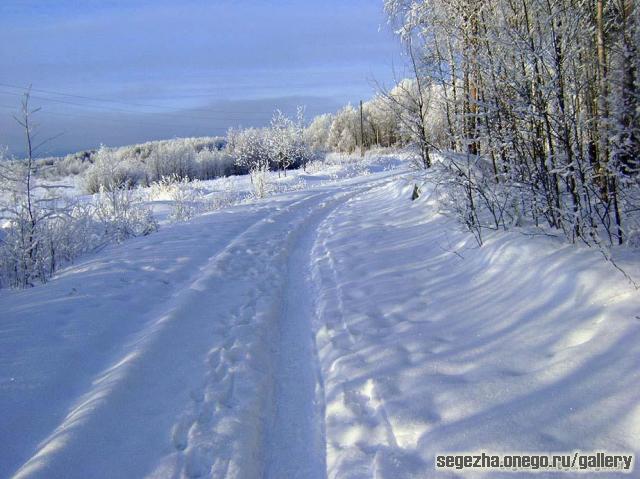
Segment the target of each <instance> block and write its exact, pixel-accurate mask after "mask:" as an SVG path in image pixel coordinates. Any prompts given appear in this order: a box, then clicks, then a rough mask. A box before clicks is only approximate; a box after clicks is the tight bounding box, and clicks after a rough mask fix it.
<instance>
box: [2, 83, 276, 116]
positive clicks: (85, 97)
mask: <svg viewBox="0 0 640 479" xmlns="http://www.w3.org/2000/svg"><path fill="white" fill-rule="evenodd" d="M0 86H2V87H5V88H13V89H17V90H22V91H24V90H26V88H24V87H21V86H18V85H11V84H8V83H0ZM31 91H35V92H40V93H45V94H50V95H59V96H64V97H69V98H79V99H83V100H89V101H96V102H103V103H116V104H121V105H129V106H140V107H143V108H161V109H166V108H167V106H166V105H154V104H150V103H138V102H128V101H123V100H114V99H108V98H98V97H90V96H84V95H76V94H72V93H64V92H59V91H54V90H45V89H41V88H31ZM198 96H200V95H193V96H186V97H185V98H196V97H198ZM202 96H206V95H202ZM176 98H179V97H176ZM193 111H204V112H210V113H227V111H226V110H216V109H210V108H194V109H193ZM236 112H237V113H247V114H253V113H255V114H264V113H265V111H264V110H236Z"/></svg>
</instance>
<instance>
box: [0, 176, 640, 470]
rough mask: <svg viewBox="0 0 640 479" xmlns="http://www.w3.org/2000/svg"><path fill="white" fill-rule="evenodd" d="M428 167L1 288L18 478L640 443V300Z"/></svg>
mask: <svg viewBox="0 0 640 479" xmlns="http://www.w3.org/2000/svg"><path fill="white" fill-rule="evenodd" d="M408 176H409V174H408V173H406V172H404V173H402V172H400V173H399V172H384V173H378V174H374V175H370V176H365V177H361V178H355V179H351V180H344V181H341V182H338V183H334V184H329V185H325V186H321V187H318V188H314V189H309V190H303V191H298V192H294V193H287V194H282V195H278V196H274V197H272V198H270V199H268V200H266V201H262V202H258V203H255V204H251V205H244V206H238V207H234V208H230V209H228V210H224V211H220V212H217V213H213V214H209V215H204V216H201V217H199V218H196V219H195V220H192V221H190V222H188V223H184V224H177V225H173V226H170V227H166V228H163V229H161V231H160V232H158V233H157V234H154V235H152V236H149V237H146V238H137V239H135V240H131V241H129V242H127V243H125V244H124V245H121V246H118V247H112V248H108V249H107V250H105V251H103V252H101V253H99V254H97V255H95V256H93V257H91V258H87V259H86V260H84V261H82V262H80V263H78V264H77V265H75V266H72V267H70V268H68V269H66V270H65V271H63V272H62V273H61V274H60V275H59V276H58V277H57V278H56V279H55V280H54V281H52V282H51V283H49V284H47V285H44V286H40V287H37V288H34V289H32V290H28V291H22V292H0V311H2V319H1V322H0V375H1V376H0V411H2V415H1V417H0V437H1V439H2V441H1V442H2V446H1V447H0V477H11V476H14V475H15V476H16V477H21V478H27V477H29V478H31V477H43V478H44V477H46V478H88V477H91V478H101V477H104V478H138V477H157V478H182V477H212V478H238V479H241V478H242V479H252V478H262V477H265V478H269V479H280V478H282V479H284V478H287V479H289V478H292V479H294V478H304V479H314V478H332V479H333V478H340V479H341V478H373V477H375V478H383V479H384V478H389V479H391V478H410V477H416V478H417V477H459V476H457V475H455V474H453V473H452V474H449V475H447V474H436V472H435V470H434V468H433V457H434V454H435V453H437V452H442V451H470V450H477V449H491V450H494V451H497V452H501V451H563V450H566V451H572V450H576V449H582V450H591V449H597V448H604V449H616V450H627V451H631V452H635V453H636V454H638V453H640V389H639V388H640V386H638V385H639V384H640V320H638V314H640V301H639V300H638V295H637V293H636V292H635V291H633V290H632V289H631V288H630V287H629V285H628V284H627V283H626V282H625V280H624V278H622V276H621V275H617V274H616V273H615V271H614V270H613V268H612V267H611V266H610V265H608V264H606V263H604V262H603V261H602V260H601V258H600V257H599V256H598V254H597V253H595V252H593V251H587V250H583V249H578V248H575V247H573V246H567V245H562V244H560V243H558V242H556V241H555V240H551V239H549V238H533V239H531V238H526V237H524V236H521V235H519V234H517V233H510V234H505V233H501V234H495V235H494V236H489V238H488V239H487V243H486V245H485V246H484V247H483V248H481V249H478V248H476V247H475V246H474V243H473V238H472V237H471V236H470V235H468V234H466V233H464V232H461V231H460V230H459V228H458V227H457V226H456V225H455V223H454V222H453V221H452V220H451V219H448V218H445V217H443V216H441V215H439V214H437V208H436V207H435V205H434V203H433V202H432V201H431V200H430V199H429V198H428V197H427V195H425V198H423V199H421V200H420V201H417V202H414V203H411V202H410V201H409V200H408V198H409V195H410V193H411V186H412V182H411V179H410V178H409V177H408ZM627 266H629V268H631V270H633V268H634V267H637V264H635V266H634V263H633V262H632V263H630V264H629V265H627ZM636 269H637V268H636ZM635 272H636V273H637V271H635ZM596 338H597V340H595V339H596ZM465 477H485V476H482V474H479V475H475V476H474V475H473V474H472V475H470V476H469V475H465ZM486 477H489V476H486ZM490 477H499V475H497V474H495V473H491V476H490ZM536 477H544V474H538V475H536Z"/></svg>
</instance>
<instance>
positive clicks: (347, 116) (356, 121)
mask: <svg viewBox="0 0 640 479" xmlns="http://www.w3.org/2000/svg"><path fill="white" fill-rule="evenodd" d="M359 135H360V115H359V113H358V111H357V110H356V109H355V108H354V107H353V106H352V105H351V104H349V105H347V106H345V107H344V108H342V109H341V110H340V111H339V112H338V113H336V114H335V116H334V118H333V123H332V124H331V129H330V130H329V140H328V144H329V147H330V148H331V149H332V150H334V151H340V152H344V153H353V152H354V151H355V149H356V147H357V146H358V137H359Z"/></svg>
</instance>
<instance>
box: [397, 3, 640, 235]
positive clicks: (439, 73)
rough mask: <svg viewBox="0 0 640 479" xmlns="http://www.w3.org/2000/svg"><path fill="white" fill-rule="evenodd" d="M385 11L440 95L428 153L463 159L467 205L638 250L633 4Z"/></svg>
mask: <svg viewBox="0 0 640 479" xmlns="http://www.w3.org/2000/svg"><path fill="white" fill-rule="evenodd" d="M385 7H386V9H387V11H388V12H389V14H390V16H391V18H392V19H393V22H394V25H396V27H397V32H398V34H399V35H400V37H401V39H402V41H404V42H405V44H406V45H407V46H409V47H410V46H412V45H413V46H414V48H413V55H411V58H410V59H411V62H412V63H415V65H416V68H413V70H414V72H417V75H415V79H416V80H417V81H419V82H420V81H421V82H423V84H426V85H433V86H436V87H437V88H438V89H437V90H433V89H432V90H431V92H432V93H433V92H434V91H435V92H437V95H436V96H435V97H432V103H433V100H434V99H435V100H436V104H435V105H434V106H435V108H437V109H439V110H440V111H441V116H440V118H441V119H442V121H441V125H442V127H441V128H439V134H438V135H436V136H435V138H434V139H435V140H436V141H434V144H437V146H439V147H441V148H446V149H453V150H455V151H456V152H457V153H458V154H462V155H463V156H451V158H452V159H453V160H452V161H453V162H454V163H455V165H454V164H453V163H450V166H452V168H453V170H454V171H455V173H454V174H455V176H456V177H457V178H461V181H460V184H461V187H463V188H466V193H465V194H464V195H462V196H461V198H467V202H468V205H467V206H468V207H472V205H473V206H474V207H478V205H479V204H485V205H487V207H491V208H493V210H494V211H499V210H500V211H502V213H503V214H501V215H499V216H498V217H499V218H500V222H501V223H502V224H504V223H506V222H507V221H509V219H508V218H510V217H518V218H520V219H521V220H523V221H526V220H527V219H528V220H529V221H531V222H532V223H534V224H538V225H541V224H546V225H548V226H549V227H551V228H557V229H559V230H562V231H563V232H564V233H565V234H566V235H567V237H569V238H571V239H572V240H580V241H583V242H585V243H587V244H592V245H603V244H604V243H610V244H616V243H623V242H625V241H627V242H630V243H636V242H637V241H638V234H639V233H638V231H639V230H640V221H639V219H638V215H637V212H638V211H639V209H638V206H639V199H640V193H639V192H638V189H639V187H640V185H639V180H638V177H639V176H640V168H639V167H638V160H637V158H638V157H639V156H640V135H639V132H640V130H639V128H640V127H639V126H638V125H639V124H640V121H639V120H640V118H639V116H638V115H639V113H638V111H639V110H638V98H639V96H638V86H639V84H640V79H639V74H640V73H639V72H640V68H638V66H639V59H638V56H639V55H638V45H639V44H640V43H639V42H638V29H639V21H640V13H639V8H640V7H639V6H638V3H637V2H633V1H631V0H593V1H590V2H587V1H575V0H553V1H551V0H517V1H513V0H490V1H487V2H477V1H472V0H385ZM412 79H413V78H412ZM442 133H444V134H442ZM445 138H446V140H447V141H445V142H444V143H445V144H444V145H443V141H442V140H443V139H445ZM456 158H457V159H456ZM473 185H475V186H473ZM480 185H484V186H482V187H480ZM489 191H492V192H493V193H494V194H488V192H489ZM505 204H507V205H510V206H509V207H508V208H506V209H505V207H504V205H505ZM480 216H481V215H480ZM478 221H480V220H478Z"/></svg>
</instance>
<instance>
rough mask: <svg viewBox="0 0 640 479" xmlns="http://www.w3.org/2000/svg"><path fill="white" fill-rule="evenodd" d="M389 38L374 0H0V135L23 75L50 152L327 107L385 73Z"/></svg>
mask: <svg viewBox="0 0 640 479" xmlns="http://www.w3.org/2000/svg"><path fill="white" fill-rule="evenodd" d="M400 50H401V47H400V45H399V43H398V40H397V39H396V38H395V37H394V36H393V34H392V33H391V31H390V28H389V27H388V26H387V23H386V18H385V16H384V12H383V8H382V0H280V1H275V0H271V1H269V0H208V1H205V0H181V1H177V0H174V1H168V0H144V1H143V0H129V1H114V0H100V1H98V0H84V1H80V0H75V1H73V0H62V1H55V2H54V1H52V2H44V1H41V0H2V2H0V72H1V73H0V144H7V145H9V147H10V149H11V151H12V152H13V153H15V154H20V153H21V152H22V139H21V136H20V131H19V130H18V128H17V127H16V126H15V125H14V124H13V123H14V121H13V120H12V119H11V114H12V113H14V112H15V110H16V107H17V105H18V103H19V95H20V92H21V87H24V86H26V85H28V84H32V85H33V89H34V91H33V97H34V98H33V105H34V106H38V107H42V109H43V110H42V112H41V113H40V114H39V116H38V120H39V123H40V125H41V126H40V135H41V137H46V136H51V135H54V134H58V133H62V136H61V137H60V138H58V139H56V140H55V141H53V142H51V143H49V144H48V145H47V148H46V149H45V150H43V151H42V152H41V154H42V155H46V154H59V153H63V152H69V151H76V150H79V149H83V148H91V147H94V146H96V145H97V144H99V143H104V144H107V145H122V144H129V143H133V142H139V141H146V140H151V139H160V138H171V137H175V136H200V135H217V134H223V133H224V131H226V129H227V128H228V127H229V126H238V125H243V126H253V125H262V124H266V123H267V122H268V120H269V117H270V115H271V112H272V110H273V109H274V108H281V109H283V110H285V111H293V110H294V109H295V105H297V104H304V105H306V106H307V112H308V115H307V116H312V115H315V114H318V113H322V112H328V111H334V110H336V109H337V108H339V107H340V106H341V105H342V104H344V103H346V102H349V101H351V102H353V103H355V102H357V101H358V100H359V99H360V98H364V99H367V98H369V97H371V96H372V94H373V92H374V90H375V84H374V82H375V81H377V82H380V83H384V84H387V85H388V84H390V83H392V81H393V76H394V73H393V65H395V66H396V69H397V67H398V65H399V64H401V63H402V58H401V54H400ZM60 93H63V94H65V95H62V94H60Z"/></svg>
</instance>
